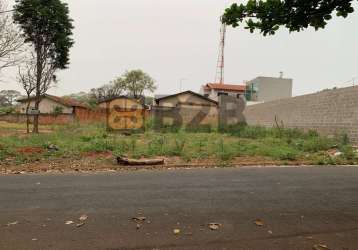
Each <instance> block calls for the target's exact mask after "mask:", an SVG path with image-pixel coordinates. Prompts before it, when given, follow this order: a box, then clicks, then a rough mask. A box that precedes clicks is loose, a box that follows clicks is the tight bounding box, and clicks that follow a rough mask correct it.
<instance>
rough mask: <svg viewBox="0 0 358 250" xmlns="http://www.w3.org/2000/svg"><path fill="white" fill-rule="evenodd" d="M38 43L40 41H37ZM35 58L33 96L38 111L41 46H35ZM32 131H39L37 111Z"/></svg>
mask: <svg viewBox="0 0 358 250" xmlns="http://www.w3.org/2000/svg"><path fill="white" fill-rule="evenodd" d="M38 44H40V42H39V43H38ZM36 60H37V62H36V63H37V66H36V68H37V72H36V96H35V110H36V111H37V112H39V107H40V101H41V80H42V65H43V64H42V60H43V59H42V53H41V46H40V45H38V46H37V47H36ZM33 133H36V134H38V133H39V113H36V114H35V115H34V129H33Z"/></svg>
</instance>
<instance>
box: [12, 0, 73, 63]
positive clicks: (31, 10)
mask: <svg viewBox="0 0 358 250" xmlns="http://www.w3.org/2000/svg"><path fill="white" fill-rule="evenodd" d="M15 2H16V5H15V13H14V20H15V22H16V23H17V24H19V25H20V27H21V29H22V30H23V32H24V33H23V35H24V37H25V42H26V43H31V44H33V45H34V49H35V51H36V53H39V54H40V56H42V57H44V58H45V59H46V60H50V64H52V65H53V66H54V67H55V68H56V69H65V68H66V67H67V65H68V63H69V51H70V48H71V47H72V46H73V43H74V42H73V40H72V38H71V36H72V29H73V25H72V20H71V19H70V18H69V9H68V6H67V4H66V3H63V2H62V1H60V0H15ZM37 56H39V55H37Z"/></svg>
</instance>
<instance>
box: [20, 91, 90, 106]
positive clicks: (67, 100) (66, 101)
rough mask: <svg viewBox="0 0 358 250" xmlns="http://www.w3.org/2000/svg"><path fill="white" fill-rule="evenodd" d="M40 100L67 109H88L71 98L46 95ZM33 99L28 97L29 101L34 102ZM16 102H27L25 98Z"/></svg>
mask: <svg viewBox="0 0 358 250" xmlns="http://www.w3.org/2000/svg"><path fill="white" fill-rule="evenodd" d="M41 98H48V99H50V100H52V101H54V102H57V103H60V104H62V105H64V106H67V107H81V108H88V106H87V105H86V104H84V103H81V102H79V101H77V100H75V99H72V98H63V97H58V96H54V95H48V94H45V95H43V96H42V97H41ZM34 99H35V97H34V96H32V97H30V101H31V100H34ZM17 101H18V102H26V101H28V99H27V98H23V99H19V100H17Z"/></svg>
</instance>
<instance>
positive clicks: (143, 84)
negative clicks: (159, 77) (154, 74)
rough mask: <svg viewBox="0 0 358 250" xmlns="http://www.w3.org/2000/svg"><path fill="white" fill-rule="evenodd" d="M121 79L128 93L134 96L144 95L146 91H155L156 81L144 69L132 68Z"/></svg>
mask: <svg viewBox="0 0 358 250" xmlns="http://www.w3.org/2000/svg"><path fill="white" fill-rule="evenodd" d="M120 81H121V82H122V83H123V84H125V86H126V90H127V92H128V95H130V96H132V97H134V98H140V97H143V95H144V92H145V91H149V92H154V91H155V90H156V89H157V87H156V86H155V81H154V80H153V79H152V78H151V77H150V76H149V75H148V74H147V73H144V72H143V71H142V70H140V69H138V70H132V71H127V72H126V73H124V75H123V76H122V78H120Z"/></svg>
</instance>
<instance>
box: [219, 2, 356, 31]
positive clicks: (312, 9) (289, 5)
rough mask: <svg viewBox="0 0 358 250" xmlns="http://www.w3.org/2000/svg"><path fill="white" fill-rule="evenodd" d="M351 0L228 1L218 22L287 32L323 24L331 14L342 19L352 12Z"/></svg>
mask: <svg viewBox="0 0 358 250" xmlns="http://www.w3.org/2000/svg"><path fill="white" fill-rule="evenodd" d="M353 1H355V0H266V1H262V0H249V1H247V3H246V4H240V5H238V4H236V3H234V4H232V5H231V7H230V8H228V9H226V10H225V13H224V15H223V17H222V22H223V23H225V24H227V25H231V26H233V27H237V26H239V25H240V23H245V29H248V30H250V32H251V33H252V32H254V31H255V30H259V31H260V32H261V33H262V34H263V35H265V36H266V35H274V34H275V32H276V31H277V30H278V29H279V28H280V27H281V26H284V27H286V28H287V29H288V30H289V31H290V32H293V31H297V32H299V31H302V30H304V29H307V28H308V27H313V28H315V30H319V29H323V28H325V27H326V25H327V23H328V21H329V20H331V19H332V17H333V15H336V16H339V17H344V18H346V17H347V16H348V15H349V14H350V13H353V12H354V8H353V6H352V2H353Z"/></svg>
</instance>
